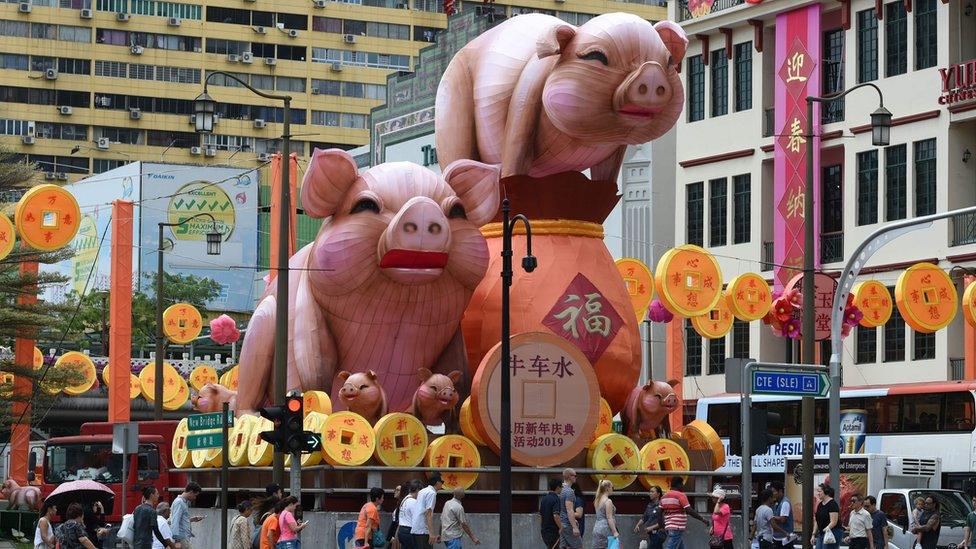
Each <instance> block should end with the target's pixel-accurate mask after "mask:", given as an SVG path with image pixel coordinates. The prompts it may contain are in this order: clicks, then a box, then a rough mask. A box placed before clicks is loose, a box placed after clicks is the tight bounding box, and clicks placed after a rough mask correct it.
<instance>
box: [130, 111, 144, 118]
mask: <svg viewBox="0 0 976 549" xmlns="http://www.w3.org/2000/svg"><path fill="white" fill-rule="evenodd" d="M129 118H131V119H133V120H139V119H140V118H142V111H140V110H139V109H129Z"/></svg>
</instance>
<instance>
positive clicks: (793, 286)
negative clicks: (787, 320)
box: [786, 273, 837, 341]
mask: <svg viewBox="0 0 976 549" xmlns="http://www.w3.org/2000/svg"><path fill="white" fill-rule="evenodd" d="M792 290H796V291H798V292H801V293H802V292H803V275H802V274H798V275H796V276H794V277H793V278H791V279H790V281H789V282H788V283H787V284H786V291H787V292H790V291H792ZM836 290H837V281H836V280H834V278H833V277H831V276H829V275H825V274H823V273H816V274H814V275H813V307H814V313H813V325H814V329H815V333H814V339H815V340H816V341H822V340H824V339H827V338H829V337H830V312H831V305H832V304H833V302H834V292H835V291H836ZM808 303H809V300H808V299H807V297H806V296H803V300H802V306H801V307H799V308H797V311H796V312H797V313H801V312H802V307H805V306H806V305H807V304H808Z"/></svg>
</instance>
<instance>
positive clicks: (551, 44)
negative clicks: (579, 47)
mask: <svg viewBox="0 0 976 549" xmlns="http://www.w3.org/2000/svg"><path fill="white" fill-rule="evenodd" d="M574 36H576V27H574V26H572V25H557V26H555V27H553V28H551V29H549V31H548V32H546V33H545V34H544V35H542V36H541V37H540V38H539V40H538V41H536V43H535V52H536V54H537V55H538V56H539V59H543V58H545V57H549V56H550V55H556V54H559V53H562V51H563V48H565V47H566V45H567V44H569V42H570V40H572V39H573V37H574Z"/></svg>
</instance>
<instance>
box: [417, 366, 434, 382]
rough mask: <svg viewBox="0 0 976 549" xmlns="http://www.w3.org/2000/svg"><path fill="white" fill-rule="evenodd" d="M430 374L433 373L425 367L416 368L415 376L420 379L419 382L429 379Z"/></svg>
mask: <svg viewBox="0 0 976 549" xmlns="http://www.w3.org/2000/svg"><path fill="white" fill-rule="evenodd" d="M432 375H434V374H433V373H432V372H431V371H430V370H428V369H427V368H417V378H418V379H420V382H421V383H423V382H425V381H427V380H428V379H430V376H432Z"/></svg>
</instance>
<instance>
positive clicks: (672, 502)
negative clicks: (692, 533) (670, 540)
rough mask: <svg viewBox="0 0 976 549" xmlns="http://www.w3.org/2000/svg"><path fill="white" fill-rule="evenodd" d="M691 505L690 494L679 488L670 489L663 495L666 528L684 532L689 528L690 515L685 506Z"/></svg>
mask: <svg viewBox="0 0 976 549" xmlns="http://www.w3.org/2000/svg"><path fill="white" fill-rule="evenodd" d="M686 507H690V504H689V503H688V496H686V495H684V493H682V492H679V491H677V490H669V491H668V492H667V493H665V494H664V496H662V497H661V509H662V510H663V511H664V529H665V530H677V531H679V532H684V531H685V530H686V529H687V528H688V515H687V514H686V513H685V508H686Z"/></svg>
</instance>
